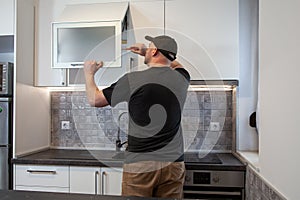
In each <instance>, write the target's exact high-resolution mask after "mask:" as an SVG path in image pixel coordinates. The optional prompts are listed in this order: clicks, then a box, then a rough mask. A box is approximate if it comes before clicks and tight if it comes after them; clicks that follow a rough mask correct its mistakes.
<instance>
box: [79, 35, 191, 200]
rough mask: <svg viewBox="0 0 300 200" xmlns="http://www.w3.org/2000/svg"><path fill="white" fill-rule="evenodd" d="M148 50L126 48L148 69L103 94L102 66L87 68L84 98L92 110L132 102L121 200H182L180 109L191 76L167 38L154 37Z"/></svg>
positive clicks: (87, 65)
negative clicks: (132, 199)
mask: <svg viewBox="0 0 300 200" xmlns="http://www.w3.org/2000/svg"><path fill="white" fill-rule="evenodd" d="M145 38H146V40H148V41H150V42H151V43H150V44H149V47H148V48H146V46H145V45H144V44H135V45H133V46H132V47H130V48H128V50H131V51H132V52H133V53H137V54H139V55H141V56H144V57H145V59H144V63H145V64H146V65H148V66H149V69H147V70H144V71H136V72H130V73H128V74H125V75H124V76H123V77H121V78H120V79H119V80H118V81H117V82H116V83H113V84H112V85H111V86H110V87H108V88H105V89H103V90H99V89H98V88H97V86H96V84H95V81H94V74H95V73H96V72H97V70H98V69H99V68H101V67H102V66H103V62H95V61H87V62H85V64H84V72H85V78H86V93H87V97H88V100H89V103H90V104H91V105H92V106H96V107H102V106H106V105H111V106H115V105H117V104H118V103H120V102H124V101H125V102H128V110H129V116H130V117H129V125H128V151H127V152H126V158H125V163H124V166H123V181H122V195H124V196H144V197H163V198H182V194H183V182H184V176H185V166H184V162H183V137H182V131H181V127H180V122H181V110H182V109H183V105H184V102H185V99H186V95H187V88H188V86H189V80H190V76H189V73H188V72H187V71H186V70H185V69H184V68H183V67H182V66H181V64H180V63H178V62H177V61H175V59H176V54H177V43H176V41H175V40H174V39H173V38H171V37H169V36H165V35H162V36H158V37H154V38H153V37H150V36H146V37H145Z"/></svg>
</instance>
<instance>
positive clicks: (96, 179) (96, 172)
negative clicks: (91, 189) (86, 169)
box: [95, 171, 99, 194]
mask: <svg viewBox="0 0 300 200" xmlns="http://www.w3.org/2000/svg"><path fill="white" fill-rule="evenodd" d="M98 175H99V172H98V171H95V194H98Z"/></svg>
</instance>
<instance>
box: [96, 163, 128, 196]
mask: <svg viewBox="0 0 300 200" xmlns="http://www.w3.org/2000/svg"><path fill="white" fill-rule="evenodd" d="M122 174H123V171H122V169H121V168H101V182H102V186H101V188H102V194H103V195H121V194H122Z"/></svg>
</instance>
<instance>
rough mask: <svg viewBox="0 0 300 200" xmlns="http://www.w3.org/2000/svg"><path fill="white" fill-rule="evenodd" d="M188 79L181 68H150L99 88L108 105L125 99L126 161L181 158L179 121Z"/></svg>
mask: <svg viewBox="0 0 300 200" xmlns="http://www.w3.org/2000/svg"><path fill="white" fill-rule="evenodd" d="M189 80H190V76H189V73H188V72H187V71H186V70H185V69H183V68H177V69H175V70H173V69H171V68H170V67H151V68H149V69H147V70H144V71H137V72H131V73H128V74H125V75H124V76H123V77H121V78H120V79H119V80H118V81H117V82H116V83H113V84H112V85H111V86H110V87H108V88H105V89H104V90H103V93H104V96H105V98H106V100H107V101H108V103H109V104H110V105H111V106H116V105H117V104H118V103H121V102H124V101H125V102H128V110H129V116H130V117H129V127H128V153H127V156H126V162H127V163H131V162H137V161H142V160H159V161H169V162H172V161H183V138H182V131H181V127H180V122H181V111H182V109H183V106H184V102H185V99H186V95H187V88H188V86H189Z"/></svg>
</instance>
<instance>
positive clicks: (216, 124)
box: [209, 122, 220, 131]
mask: <svg viewBox="0 0 300 200" xmlns="http://www.w3.org/2000/svg"><path fill="white" fill-rule="evenodd" d="M209 130H210V131H220V122H210V124H209Z"/></svg>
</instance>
